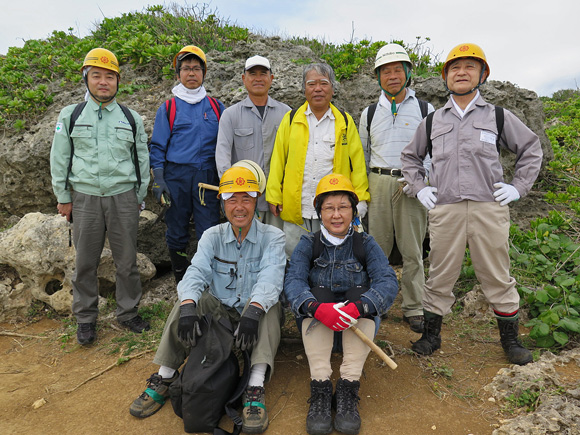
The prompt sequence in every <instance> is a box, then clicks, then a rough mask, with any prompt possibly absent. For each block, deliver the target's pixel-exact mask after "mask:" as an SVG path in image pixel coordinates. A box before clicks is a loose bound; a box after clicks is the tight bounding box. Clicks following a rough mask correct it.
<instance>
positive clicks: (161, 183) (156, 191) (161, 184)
mask: <svg viewBox="0 0 580 435" xmlns="http://www.w3.org/2000/svg"><path fill="white" fill-rule="evenodd" d="M151 190H152V191H153V195H155V199H157V202H158V203H159V204H161V205H163V206H166V205H169V204H170V201H171V195H170V194H169V188H168V187H167V184H165V180H164V179H163V168H157V169H153V187H152V188H151Z"/></svg>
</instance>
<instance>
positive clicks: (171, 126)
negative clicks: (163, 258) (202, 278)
mask: <svg viewBox="0 0 580 435" xmlns="http://www.w3.org/2000/svg"><path fill="white" fill-rule="evenodd" d="M173 67H174V68H175V73H176V75H177V79H178V80H179V84H178V85H177V86H175V87H174V88H173V90H172V93H173V95H174V96H175V97H174V98H172V99H170V100H167V101H166V102H165V103H163V104H162V105H161V107H160V108H159V109H158V110H157V115H156V116H155V127H154V129H153V137H152V138H151V168H152V170H153V177H154V183H153V189H152V190H153V194H154V195H155V197H156V198H157V201H159V203H160V204H162V205H164V206H167V207H168V209H167V212H166V214H165V222H166V224H167V232H166V234H165V239H166V242H167V247H168V248H169V256H170V258H171V266H172V268H173V273H174V275H175V281H176V283H179V281H180V280H181V278H183V275H184V274H185V270H186V269H187V267H188V266H189V260H188V258H187V254H186V251H187V245H188V243H189V239H190V234H189V222H190V220H191V217H192V216H193V218H194V220H195V233H196V236H197V239H198V240H199V239H200V238H201V236H202V234H203V233H204V231H205V230H207V229H208V228H209V227H212V226H214V225H216V224H218V222H219V217H220V211H219V202H218V200H217V198H216V197H215V196H214V195H206V196H205V198H204V202H205V204H202V201H201V199H200V196H199V189H198V183H200V182H202V183H207V184H212V185H214V186H215V185H217V184H218V182H219V178H218V174H217V170H216V164H215V148H216V140H217V133H218V123H219V119H220V116H221V113H222V112H223V110H224V105H223V104H222V103H221V102H220V101H218V100H216V99H215V98H211V97H209V96H208V95H207V93H206V91H205V88H204V86H203V81H204V78H205V74H206V72H207V60H206V57H205V53H204V52H203V51H202V50H201V49H200V48H199V47H196V46H195V45H188V46H185V47H183V48H182V49H181V51H180V52H179V53H177V54H176V55H175V57H174V58H173Z"/></svg>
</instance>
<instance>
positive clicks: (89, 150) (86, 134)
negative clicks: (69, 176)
mask: <svg viewBox="0 0 580 435" xmlns="http://www.w3.org/2000/svg"><path fill="white" fill-rule="evenodd" d="M70 137H71V139H72V141H73V145H74V154H75V156H77V157H90V156H92V155H93V154H95V153H96V142H95V140H94V139H93V126H92V125H88V124H76V125H75V128H73V131H72V133H71V134H70Z"/></svg>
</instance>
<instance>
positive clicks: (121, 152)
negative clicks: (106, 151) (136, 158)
mask: <svg viewBox="0 0 580 435" xmlns="http://www.w3.org/2000/svg"><path fill="white" fill-rule="evenodd" d="M115 138H116V141H115V143H113V144H111V154H112V155H113V158H114V159H115V160H117V161H118V162H122V161H125V160H128V159H131V157H132V156H131V149H132V147H133V130H131V129H125V128H123V127H115Z"/></svg>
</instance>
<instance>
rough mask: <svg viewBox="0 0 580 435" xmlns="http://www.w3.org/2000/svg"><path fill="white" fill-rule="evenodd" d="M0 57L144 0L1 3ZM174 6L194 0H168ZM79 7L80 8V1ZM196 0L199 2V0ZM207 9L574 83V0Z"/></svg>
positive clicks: (249, 22)
mask: <svg viewBox="0 0 580 435" xmlns="http://www.w3.org/2000/svg"><path fill="white" fill-rule="evenodd" d="M3 3H4V4H3V6H2V13H1V14H0V54H5V53H6V52H7V51H8V47H12V46H17V47H22V46H23V44H24V41H25V40H27V39H42V38H46V37H48V36H49V35H50V34H51V32H52V31H53V30H64V31H67V30H68V29H69V28H71V27H72V28H73V29H74V30H73V33H75V34H76V35H78V36H86V35H87V34H88V33H89V32H90V31H91V30H92V29H94V28H95V23H98V22H100V21H101V20H102V19H103V18H104V17H108V18H112V17H115V16H120V15H121V14H122V13H126V12H132V11H142V10H143V8H144V7H145V6H146V5H155V4H170V2H160V1H157V2H155V1H154V0H153V1H145V2H144V1H143V0H94V1H88V2H79V1H78V0H51V1H46V0H28V1H26V2H17V1H10V2H8V1H3ZM175 3H176V4H179V5H189V6H192V5H195V4H196V3H195V2H191V1H189V2H186V1H183V0H177V1H175ZM80 4H82V6H80ZM200 4H201V3H200ZM205 4H206V5H207V8H208V9H209V10H217V14H218V15H219V16H220V17H223V18H227V19H229V20H230V22H232V23H236V24H238V25H241V26H244V27H248V28H249V29H250V30H252V31H254V32H256V33H261V34H265V35H268V36H274V35H279V36H282V37H292V36H308V37H316V38H319V39H322V40H324V41H327V42H332V43H337V44H340V43H344V42H350V41H351V40H352V39H353V38H354V40H355V41H357V40H361V39H370V40H372V41H381V40H382V41H391V40H403V41H405V42H406V43H407V44H410V43H413V42H414V41H415V40H416V37H418V36H421V37H422V38H426V37H427V38H430V41H429V42H428V45H427V47H428V48H429V49H430V50H431V52H432V53H433V54H434V55H437V56H438V58H439V60H441V61H444V60H445V58H446V56H447V53H448V52H449V51H450V50H451V49H452V48H453V47H454V46H456V45H458V44H460V43H465V42H471V43H476V44H478V45H480V46H481V47H482V49H483V50H484V52H485V54H486V57H487V61H488V63H489V65H490V68H491V76H490V79H493V80H502V81H509V82H511V83H514V84H516V85H517V86H519V87H521V88H526V89H531V90H533V91H535V92H536V93H538V95H541V96H542V95H546V96H550V95H551V94H552V93H553V92H554V91H557V90H559V89H577V88H578V86H579V84H580V50H579V49H578V43H577V42H576V40H577V38H578V32H577V30H575V29H577V27H576V26H578V19H579V17H580V2H578V1H577V0H551V1H549V2H545V1H538V0H487V1H481V0H480V1H472V0H438V1H433V0H407V1H399V2H393V1H389V0H382V1H381V0H356V1H353V0H333V1H326V0H322V1H320V0H319V1H315V0H314V1H313V0H311V1H305V0H293V1H285V0H274V1H269V2H265V1H253V0H245V1H238V0H211V1H210V0H207V1H206V2H205Z"/></svg>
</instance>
